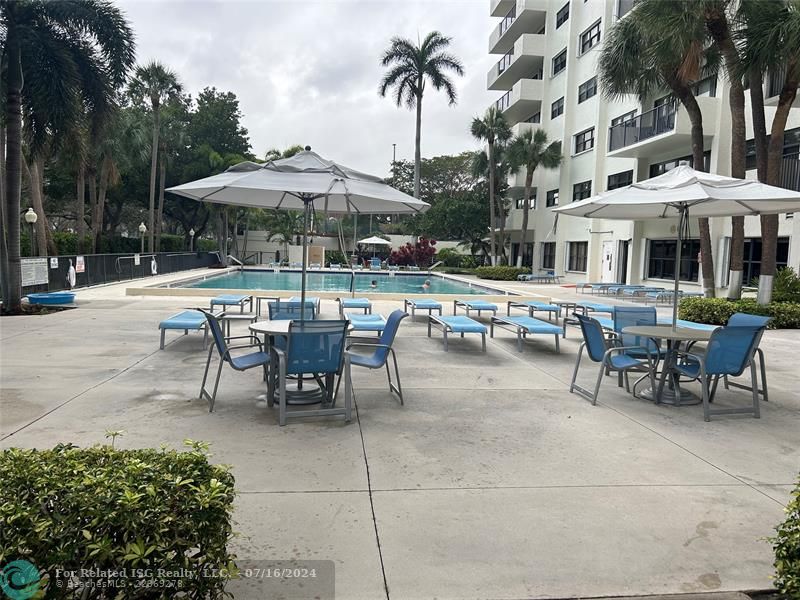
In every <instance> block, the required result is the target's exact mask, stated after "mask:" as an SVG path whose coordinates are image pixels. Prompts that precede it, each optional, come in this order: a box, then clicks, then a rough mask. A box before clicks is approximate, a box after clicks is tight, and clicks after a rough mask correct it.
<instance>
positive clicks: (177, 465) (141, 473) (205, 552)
mask: <svg viewBox="0 0 800 600" xmlns="http://www.w3.org/2000/svg"><path fill="white" fill-rule="evenodd" d="M187 443H188V444H190V445H192V447H193V449H192V450H191V451H187V452H177V451H175V450H167V449H161V450H156V449H139V450H115V449H114V448H113V447H111V446H95V447H92V448H85V449H82V448H77V447H75V446H72V445H59V446H56V447H55V448H54V449H52V450H35V449H34V450H27V449H26V450H23V449H19V448H11V449H7V450H4V451H3V452H2V453H0V481H2V482H3V483H2V485H0V523H2V524H3V525H2V528H0V564H6V563H8V562H10V561H15V560H27V561H28V562H30V563H32V564H33V565H34V566H35V567H36V569H38V570H39V575H40V578H41V587H42V588H44V587H46V588H47V597H48V598H51V597H52V598H73V597H76V598H77V597H82V596H81V595H80V593H76V589H75V588H74V583H75V582H73V588H72V589H71V590H69V593H68V588H69V584H68V583H67V576H66V575H65V572H76V573H78V574H79V575H80V574H81V570H82V569H83V570H85V569H95V570H97V571H100V572H104V573H101V574H99V575H97V574H91V573H86V572H85V571H83V576H82V577H79V578H78V579H79V582H82V583H83V584H84V587H86V588H88V595H86V596H85V597H86V598H101V597H102V598H105V597H111V596H105V595H103V593H105V592H108V591H115V592H118V591H119V589H118V588H119V586H120V585H125V586H135V585H139V586H142V585H144V586H152V585H155V586H158V587H162V588H164V589H166V590H167V591H169V593H167V594H166V596H163V597H174V596H176V595H177V593H176V591H175V590H182V591H183V592H185V593H186V594H187V595H188V597H192V598H222V597H223V588H224V585H225V582H226V581H227V579H230V578H231V576H233V575H235V573H236V571H235V564H234V563H233V560H234V558H235V557H234V556H233V555H232V554H230V553H229V552H228V549H227V544H228V541H229V539H230V538H231V535H232V527H231V513H232V509H233V499H234V479H233V475H232V474H231V473H230V472H229V471H228V469H227V468H226V467H223V466H220V465H212V464H209V462H208V459H207V457H206V455H205V453H204V452H203V445H202V444H200V443H198V442H190V441H187ZM22 564H23V565H24V563H22ZM123 569H125V571H126V573H125V575H126V576H125V577H120V576H119V575H118V574H119V572H120V571H121V570H123ZM135 569H140V570H141V571H139V572H135V571H134V570H135ZM159 569H164V570H168V571H170V572H171V574H170V575H169V576H167V577H164V576H162V577H158V575H157V573H158V570H159ZM220 569H222V571H220ZM148 570H149V571H150V572H149V573H148V572H147V571H148ZM181 570H183V571H182V572H181ZM114 571H116V572H117V575H115V574H114V573H113V572H114ZM176 572H178V574H176ZM200 573H202V574H203V575H202V576H198V577H194V576H193V575H194V574H200ZM153 580H156V581H155V583H153ZM79 591H80V590H77V592H79ZM135 591H136V590H133V591H132V590H130V589H128V594H121V595H120V596H114V597H126V598H127V597H137V598H138V597H162V596H160V595H158V594H155V595H151V596H145V595H136V594H135V593H134V592H135ZM139 591H141V590H139ZM157 591H158V592H162V591H163V590H159V589H157ZM37 597H38V596H37Z"/></svg>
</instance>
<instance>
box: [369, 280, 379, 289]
mask: <svg viewBox="0 0 800 600" xmlns="http://www.w3.org/2000/svg"><path fill="white" fill-rule="evenodd" d="M369 287H371V288H372V289H373V290H374V289H375V288H376V287H378V282H377V281H375V280H374V279H373V280H372V283H370V284H369Z"/></svg>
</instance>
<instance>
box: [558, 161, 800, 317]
mask: <svg viewBox="0 0 800 600" xmlns="http://www.w3.org/2000/svg"><path fill="white" fill-rule="evenodd" d="M799 210H800V192H795V191H792V190H787V189H784V188H779V187H775V186H771V185H766V184H764V183H761V182H759V181H754V180H752V179H736V178H733V177H723V176H722V175H714V174H713V173H703V172H702V171H695V170H694V169H692V168H691V167H689V166H688V165H687V164H686V163H681V164H680V165H679V166H677V167H675V168H674V169H672V170H671V171H667V172H666V173H664V174H663V175H659V176H657V177H653V178H651V179H647V180H645V181H639V182H637V183H633V184H631V185H628V186H625V187H622V188H619V189H616V190H612V191H610V192H603V193H601V194H598V195H597V196H592V197H591V198H587V199H586V200H581V201H580V202H573V203H572V204H568V205H565V206H561V207H559V208H556V209H554V211H555V212H556V213H558V214H566V215H572V216H577V217H589V218H595V219H623V220H630V221H638V220H644V219H669V218H675V219H678V247H677V251H676V256H675V293H674V298H673V306H672V327H673V328H674V327H675V323H676V321H677V318H678V283H679V279H680V263H681V243H682V242H683V241H684V240H685V239H686V238H688V229H689V216H690V213H691V216H692V217H735V216H748V215H762V214H779V213H787V212H794V211H799Z"/></svg>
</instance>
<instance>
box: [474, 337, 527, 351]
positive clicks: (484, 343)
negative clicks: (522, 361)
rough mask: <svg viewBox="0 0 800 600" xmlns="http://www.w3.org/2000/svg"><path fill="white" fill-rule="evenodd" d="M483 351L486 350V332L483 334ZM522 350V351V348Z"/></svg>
mask: <svg viewBox="0 0 800 600" xmlns="http://www.w3.org/2000/svg"><path fill="white" fill-rule="evenodd" d="M481 351H482V352H486V334H485V333H482V334H481ZM520 352H521V350H520Z"/></svg>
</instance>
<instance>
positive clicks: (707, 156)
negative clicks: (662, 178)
mask: <svg viewBox="0 0 800 600" xmlns="http://www.w3.org/2000/svg"><path fill="white" fill-rule="evenodd" d="M703 158H704V160H703V162H704V163H705V170H706V171H708V167H709V165H710V164H711V150H706V151H705V152H704V153H703ZM684 161H685V162H687V163H689V166H690V167H693V166H694V159H693V158H692V155H691V154H690V155H689V156H682V157H681V158H673V159H671V160H665V161H664V162H660V163H655V164H652V165H650V177H656V176H657V175H663V174H664V173H666V172H667V171H671V170H672V169H674V168H675V167H677V166H678V165H679V164H681V163H682V162H684Z"/></svg>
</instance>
